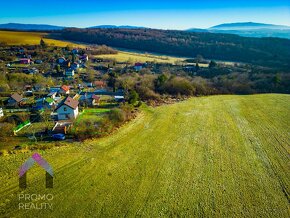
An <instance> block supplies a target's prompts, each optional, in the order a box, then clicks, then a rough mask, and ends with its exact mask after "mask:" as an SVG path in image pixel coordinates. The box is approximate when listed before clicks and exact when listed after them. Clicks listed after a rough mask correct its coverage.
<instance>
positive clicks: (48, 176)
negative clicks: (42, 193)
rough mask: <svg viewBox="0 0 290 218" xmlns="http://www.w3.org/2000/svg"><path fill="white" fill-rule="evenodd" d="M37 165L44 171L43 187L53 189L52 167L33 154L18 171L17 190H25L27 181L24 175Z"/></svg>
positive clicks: (39, 156)
mask: <svg viewBox="0 0 290 218" xmlns="http://www.w3.org/2000/svg"><path fill="white" fill-rule="evenodd" d="M34 163H37V164H38V165H39V166H41V167H42V168H43V169H44V170H45V171H46V174H45V182H46V183H45V186H46V188H53V171H52V167H51V166H50V165H49V164H48V162H47V161H46V160H45V159H43V158H42V157H41V155H40V154H38V153H35V154H33V155H32V156H31V157H30V158H29V159H28V160H27V161H26V162H25V163H24V164H23V165H22V166H21V167H20V169H19V188H22V189H25V188H27V179H26V174H27V171H28V170H29V169H30V168H31V167H32V166H33V165H34Z"/></svg>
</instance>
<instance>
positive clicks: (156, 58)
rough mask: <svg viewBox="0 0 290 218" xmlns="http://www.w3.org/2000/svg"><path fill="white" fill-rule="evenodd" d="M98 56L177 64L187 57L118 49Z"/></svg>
mask: <svg viewBox="0 0 290 218" xmlns="http://www.w3.org/2000/svg"><path fill="white" fill-rule="evenodd" d="M96 57H99V58H104V59H114V60H115V61H117V62H126V61H129V62H132V63H135V62H146V61H148V62H157V63H171V64H175V63H176V62H180V61H183V60H184V59H185V58H178V57H171V56H165V55H153V54H148V53H137V52H127V51H118V54H106V55H97V56H96Z"/></svg>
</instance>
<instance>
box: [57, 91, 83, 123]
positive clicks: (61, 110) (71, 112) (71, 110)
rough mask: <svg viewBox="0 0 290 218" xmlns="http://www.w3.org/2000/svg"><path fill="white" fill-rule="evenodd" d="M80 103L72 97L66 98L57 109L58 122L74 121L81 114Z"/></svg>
mask: <svg viewBox="0 0 290 218" xmlns="http://www.w3.org/2000/svg"><path fill="white" fill-rule="evenodd" d="M78 105H79V101H78V100H75V99H73V98H72V97H69V96H68V97H66V98H65V99H64V100H63V101H62V102H61V103H60V104H59V106H58V107H57V108H56V113H57V118H58V120H73V119H75V118H76V117H77V116H78V114H79V108H78Z"/></svg>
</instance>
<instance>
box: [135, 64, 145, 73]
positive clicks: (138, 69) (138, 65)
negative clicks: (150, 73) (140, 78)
mask: <svg viewBox="0 0 290 218" xmlns="http://www.w3.org/2000/svg"><path fill="white" fill-rule="evenodd" d="M142 68H143V64H142V63H135V65H134V69H135V70H136V71H140V70H142Z"/></svg>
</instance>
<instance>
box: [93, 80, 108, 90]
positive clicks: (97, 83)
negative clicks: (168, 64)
mask: <svg viewBox="0 0 290 218" xmlns="http://www.w3.org/2000/svg"><path fill="white" fill-rule="evenodd" d="M94 86H95V87H96V88H97V89H103V88H105V86H106V83H105V82H104V81H101V80H97V81H95V82H94Z"/></svg>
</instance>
